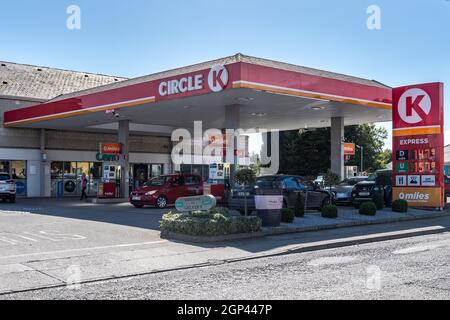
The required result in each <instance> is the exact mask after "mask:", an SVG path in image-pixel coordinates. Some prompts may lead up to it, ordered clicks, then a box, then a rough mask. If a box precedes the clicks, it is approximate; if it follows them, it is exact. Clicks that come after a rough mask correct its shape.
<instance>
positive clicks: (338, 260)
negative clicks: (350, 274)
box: [308, 256, 356, 267]
mask: <svg viewBox="0 0 450 320" xmlns="http://www.w3.org/2000/svg"><path fill="white" fill-rule="evenodd" d="M355 260H356V257H351V256H341V257H322V258H317V259H314V260H311V261H310V262H308V265H310V266H313V267H318V266H322V265H334V264H345V263H351V262H353V261H355Z"/></svg>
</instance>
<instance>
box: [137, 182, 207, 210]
mask: <svg viewBox="0 0 450 320" xmlns="http://www.w3.org/2000/svg"><path fill="white" fill-rule="evenodd" d="M202 194H203V179H202V177H201V176H199V175H196V174H170V175H162V176H159V177H156V178H153V179H151V180H149V181H148V182H146V183H145V184H144V185H143V186H142V187H139V188H137V189H136V190H134V191H133V192H132V193H131V194H130V203H131V204H132V205H134V206H135V207H136V208H142V207H143V206H145V205H149V206H154V207H157V208H165V207H167V206H170V205H174V204H175V201H176V200H177V199H178V198H180V197H189V196H196V195H202Z"/></svg>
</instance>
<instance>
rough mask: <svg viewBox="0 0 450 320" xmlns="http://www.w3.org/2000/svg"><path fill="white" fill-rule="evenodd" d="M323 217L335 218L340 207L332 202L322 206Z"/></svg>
mask: <svg viewBox="0 0 450 320" xmlns="http://www.w3.org/2000/svg"><path fill="white" fill-rule="evenodd" d="M322 217H324V218H332V219H335V218H337V217H338V207H337V206H335V205H332V204H329V205H326V206H324V207H323V208H322Z"/></svg>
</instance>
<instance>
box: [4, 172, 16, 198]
mask: <svg viewBox="0 0 450 320" xmlns="http://www.w3.org/2000/svg"><path fill="white" fill-rule="evenodd" d="M0 199H1V200H3V201H5V200H9V202H11V203H14V202H16V184H15V183H14V180H12V179H11V176H10V175H9V174H8V173H1V172H0Z"/></svg>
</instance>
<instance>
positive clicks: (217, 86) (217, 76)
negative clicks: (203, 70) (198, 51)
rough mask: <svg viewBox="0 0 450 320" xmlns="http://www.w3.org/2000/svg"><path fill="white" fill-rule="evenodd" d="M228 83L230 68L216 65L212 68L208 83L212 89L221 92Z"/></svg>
mask: <svg viewBox="0 0 450 320" xmlns="http://www.w3.org/2000/svg"><path fill="white" fill-rule="evenodd" d="M227 84H228V70H227V68H225V66H222V65H215V66H213V67H212V68H211V70H210V71H209V75H208V85H209V88H210V89H211V91H213V92H220V91H222V90H223V89H225V87H226V86H227Z"/></svg>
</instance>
